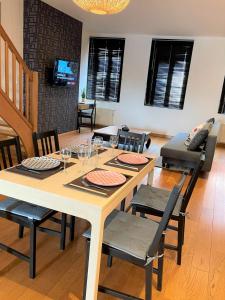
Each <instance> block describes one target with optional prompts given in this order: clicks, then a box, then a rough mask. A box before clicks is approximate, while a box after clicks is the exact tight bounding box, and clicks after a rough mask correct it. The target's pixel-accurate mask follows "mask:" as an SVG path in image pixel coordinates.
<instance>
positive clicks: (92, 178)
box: [86, 170, 127, 186]
mask: <svg viewBox="0 0 225 300" xmlns="http://www.w3.org/2000/svg"><path fill="white" fill-rule="evenodd" d="M86 179H87V180H88V181H89V182H90V183H93V184H96V185H101V186H118V185H121V184H123V183H125V182H126V180H127V179H126V177H125V176H124V175H122V174H120V173H117V172H111V171H104V170H103V171H92V172H90V173H88V174H87V175H86Z"/></svg>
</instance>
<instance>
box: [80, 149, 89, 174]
mask: <svg viewBox="0 0 225 300" xmlns="http://www.w3.org/2000/svg"><path fill="white" fill-rule="evenodd" d="M77 156H78V159H79V160H80V161H81V171H82V169H83V168H84V162H85V160H86V159H87V158H88V156H89V151H88V146H87V145H79V146H78V151H77Z"/></svg>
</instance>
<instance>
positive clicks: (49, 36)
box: [24, 0, 82, 132]
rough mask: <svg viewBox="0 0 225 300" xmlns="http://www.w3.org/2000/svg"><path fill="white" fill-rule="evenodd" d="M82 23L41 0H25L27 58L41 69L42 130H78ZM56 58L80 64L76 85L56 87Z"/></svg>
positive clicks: (25, 57)
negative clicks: (51, 79)
mask: <svg viewBox="0 0 225 300" xmlns="http://www.w3.org/2000/svg"><path fill="white" fill-rule="evenodd" d="M81 37H82V23H81V22H80V21H78V20H75V19H73V18H72V17H70V16H68V15H66V14H64V13H62V12H61V11H59V10H57V9H55V8H53V7H51V6H49V5H47V4H46V3H44V2H42V1H40V0H24V59H25V61H26V63H27V64H28V66H29V67H30V68H31V69H32V70H34V71H37V72H39V109H38V113H39V115H38V130H39V131H45V130H50V129H54V128H58V130H59V132H67V131H71V130H74V129H76V126H77V112H76V111H77V102H78V92H79V72H80V56H81ZM56 58H62V59H68V60H72V61H75V62H76V63H77V82H76V85H75V86H74V87H70V88H69V87H59V86H52V85H51V84H50V83H49V81H48V73H49V69H51V68H52V67H53V65H54V60H55V59H56Z"/></svg>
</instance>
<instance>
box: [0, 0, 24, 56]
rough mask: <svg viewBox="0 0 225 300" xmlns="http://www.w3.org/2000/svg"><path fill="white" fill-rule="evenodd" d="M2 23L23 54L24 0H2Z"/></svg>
mask: <svg viewBox="0 0 225 300" xmlns="http://www.w3.org/2000/svg"><path fill="white" fill-rule="evenodd" d="M0 2H1V25H2V26H3V28H4V29H5V31H6V33H7V34H8V35H9V37H10V39H11V40H12V41H13V43H14V45H15V46H16V48H17V50H18V51H19V53H20V55H21V56H23V0H1V1H0Z"/></svg>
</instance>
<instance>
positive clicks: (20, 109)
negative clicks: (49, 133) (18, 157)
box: [0, 25, 38, 156]
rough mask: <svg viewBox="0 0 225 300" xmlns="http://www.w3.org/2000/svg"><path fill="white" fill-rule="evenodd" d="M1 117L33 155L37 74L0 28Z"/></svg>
mask: <svg viewBox="0 0 225 300" xmlns="http://www.w3.org/2000/svg"><path fill="white" fill-rule="evenodd" d="M0 117H2V118H3V119H4V120H5V121H6V122H7V123H8V124H9V126H11V127H12V128H13V130H14V131H15V132H16V133H17V134H18V136H19V137H20V138H21V140H22V143H23V145H24V148H25V150H26V152H27V155H28V156H31V155H33V143H32V132H33V131H37V122H38V120H37V118H38V73H37V72H33V71H31V70H30V69H29V68H28V67H27V65H26V63H25V62H24V60H23V59H22V57H21V56H20V54H19V52H18V51H17V50H16V48H15V46H14V45H13V43H12V41H11V40H10V38H9V36H8V35H7V34H6V32H5V30H4V29H3V27H2V26H1V25H0Z"/></svg>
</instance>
